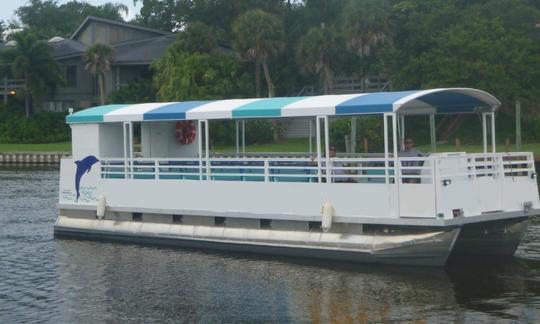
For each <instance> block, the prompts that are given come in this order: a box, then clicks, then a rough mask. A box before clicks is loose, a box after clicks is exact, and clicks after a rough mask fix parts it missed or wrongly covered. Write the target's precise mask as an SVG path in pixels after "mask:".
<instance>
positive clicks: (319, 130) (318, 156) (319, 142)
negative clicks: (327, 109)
mask: <svg viewBox="0 0 540 324" xmlns="http://www.w3.org/2000/svg"><path fill="white" fill-rule="evenodd" d="M315 127H316V131H317V134H316V136H317V179H318V181H317V182H319V183H321V181H322V177H321V117H317V118H316V119H315Z"/></svg>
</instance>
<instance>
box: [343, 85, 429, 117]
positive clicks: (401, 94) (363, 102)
mask: <svg viewBox="0 0 540 324" xmlns="http://www.w3.org/2000/svg"><path fill="white" fill-rule="evenodd" d="M417 92H418V91H397V92H374V93H370V94H366V95H364V96H358V97H355V98H352V99H349V100H347V101H345V102H342V103H340V104H339V105H337V106H336V115H357V114H373V113H385V112H392V111H393V110H394V102H396V101H398V100H399V99H402V98H405V97H407V96H409V95H412V94H414V93H417Z"/></svg>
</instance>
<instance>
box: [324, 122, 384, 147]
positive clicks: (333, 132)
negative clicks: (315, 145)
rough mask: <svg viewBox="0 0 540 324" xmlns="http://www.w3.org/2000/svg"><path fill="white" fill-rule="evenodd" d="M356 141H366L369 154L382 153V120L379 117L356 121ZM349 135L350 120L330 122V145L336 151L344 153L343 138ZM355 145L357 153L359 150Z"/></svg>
mask: <svg viewBox="0 0 540 324" xmlns="http://www.w3.org/2000/svg"><path fill="white" fill-rule="evenodd" d="M356 123H357V124H356V130H357V133H356V140H357V142H358V143H361V142H362V141H363V139H364V138H367V139H368V143H369V151H370V152H382V151H384V144H383V141H384V137H383V136H384V132H383V120H382V118H381V117H370V116H362V117H360V118H357V119H356ZM350 134H351V118H337V119H334V120H332V121H331V122H330V143H331V144H332V145H335V146H336V148H337V150H338V151H341V152H345V148H346V147H345V136H346V135H350ZM360 146H361V145H359V144H357V151H358V150H361V148H360Z"/></svg>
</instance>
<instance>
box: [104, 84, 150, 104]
mask: <svg viewBox="0 0 540 324" xmlns="http://www.w3.org/2000/svg"><path fill="white" fill-rule="evenodd" d="M109 101H110V102H112V103H143V102H155V101H156V89H155V88H154V86H153V84H152V80H148V79H142V80H138V81H135V82H132V83H130V84H128V85H125V86H122V87H121V88H120V89H118V90H116V91H113V92H111V93H110V94H109Z"/></svg>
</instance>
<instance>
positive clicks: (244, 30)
mask: <svg viewBox="0 0 540 324" xmlns="http://www.w3.org/2000/svg"><path fill="white" fill-rule="evenodd" d="M233 32H234V35H235V37H234V47H235V48H236V50H237V51H238V52H240V53H241V54H242V55H243V56H244V57H245V58H246V59H248V60H251V61H254V62H255V65H256V67H257V68H258V66H259V64H262V66H263V69H264V76H265V79H266V85H267V86H268V96H269V97H274V96H275V93H274V84H273V82H272V78H271V76H270V71H269V68H268V62H269V61H270V60H272V59H274V58H276V57H277V56H278V55H279V54H280V53H281V52H282V51H283V49H284V45H285V43H284V34H283V22H282V21H281V19H279V17H277V16H274V15H272V14H270V13H267V12H265V11H262V10H260V9H254V10H250V11H248V12H246V13H244V14H242V15H241V16H239V17H238V18H237V19H236V20H235V21H234V23H233ZM256 78H257V81H258V75H256Z"/></svg>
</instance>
